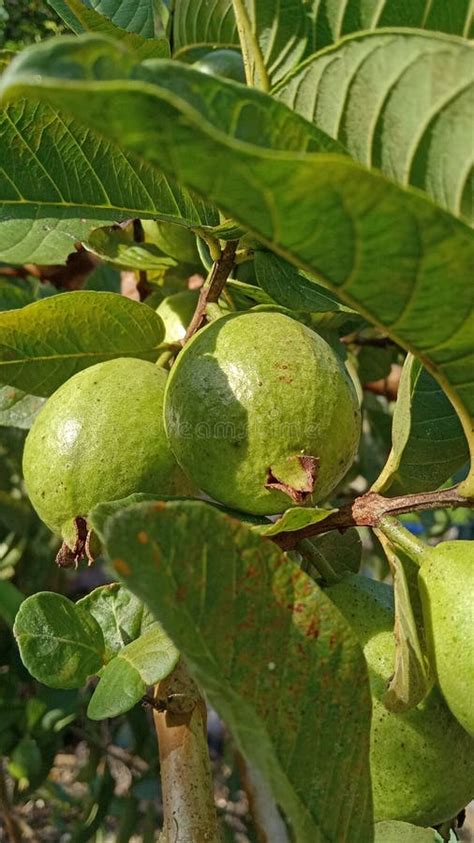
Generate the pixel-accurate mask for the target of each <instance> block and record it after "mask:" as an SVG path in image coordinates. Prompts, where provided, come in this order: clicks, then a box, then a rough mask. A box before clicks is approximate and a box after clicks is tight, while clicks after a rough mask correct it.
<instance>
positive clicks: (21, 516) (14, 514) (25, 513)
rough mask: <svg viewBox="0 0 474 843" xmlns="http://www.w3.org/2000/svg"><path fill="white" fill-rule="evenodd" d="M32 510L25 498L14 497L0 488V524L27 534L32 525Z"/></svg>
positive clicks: (21, 534) (22, 534) (20, 533)
mask: <svg viewBox="0 0 474 843" xmlns="http://www.w3.org/2000/svg"><path fill="white" fill-rule="evenodd" d="M31 520H32V511H31V507H30V506H28V504H27V503H26V501H25V500H21V499H18V498H14V497H13V495H11V494H9V493H8V492H4V491H3V490H1V489H0V524H2V525H3V526H4V527H6V529H7V530H13V532H15V533H18V534H19V535H20V536H24V535H27V534H28V533H29V530H30V527H31Z"/></svg>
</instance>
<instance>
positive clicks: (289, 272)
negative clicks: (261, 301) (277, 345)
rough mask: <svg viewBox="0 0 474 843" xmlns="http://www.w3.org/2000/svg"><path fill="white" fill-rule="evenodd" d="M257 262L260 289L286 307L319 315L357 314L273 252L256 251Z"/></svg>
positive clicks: (256, 272)
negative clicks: (326, 313) (335, 313)
mask: <svg viewBox="0 0 474 843" xmlns="http://www.w3.org/2000/svg"><path fill="white" fill-rule="evenodd" d="M254 263H255V274H256V278H257V281H258V283H259V285H260V287H261V288H262V289H263V290H264V291H265V292H266V293H268V295H269V296H271V298H272V299H273V300H274V301H276V302H278V304H281V305H282V306H283V307H288V308H290V310H303V311H309V312H318V313H325V312H337V311H343V312H346V313H353V312H354V311H352V310H351V308H349V307H346V306H345V305H343V304H341V302H340V301H338V299H337V297H336V296H335V295H334V294H333V293H331V291H330V290H326V289H325V287H323V286H322V285H321V284H317V283H316V282H315V281H312V280H310V279H308V278H306V277H305V276H304V275H302V274H301V272H298V270H297V269H296V267H295V266H293V264H291V263H288V262H287V261H285V260H283V258H280V257H279V256H278V255H275V254H273V252H263V251H257V252H256V253H255V258H254Z"/></svg>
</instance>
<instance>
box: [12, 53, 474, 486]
mask: <svg viewBox="0 0 474 843" xmlns="http://www.w3.org/2000/svg"><path fill="white" fill-rule="evenodd" d="M77 41H80V45H79V49H78V48H77V47H72V45H71V44H70V43H69V42H67V43H66V42H64V41H60V40H58V41H57V42H55V43H54V44H50V43H49V44H46V45H44V44H43V45H38V46H36V47H34V48H31V49H30V50H27V51H25V53H24V54H23V55H22V56H20V57H19V58H18V59H16V60H15V61H14V62H13V63H12V65H11V66H10V67H9V68H8V70H7V71H6V73H5V74H4V75H3V77H2V86H3V94H4V96H8V97H10V98H11V97H20V96H25V94H26V93H28V96H30V97H33V98H36V99H38V98H39V99H41V98H45V99H49V100H50V101H54V103H55V104H56V105H57V106H59V107H62V108H64V109H65V110H66V111H69V112H71V111H72V112H74V113H75V115H76V118H77V119H80V120H81V121H82V122H83V123H84V124H86V125H89V126H94V127H96V129H99V130H100V131H101V132H102V133H103V134H104V135H106V136H107V137H108V138H109V139H111V140H113V142H114V143H120V144H121V145H122V146H123V147H124V148H125V149H126V150H127V151H131V150H133V153H134V155H136V156H139V157H140V158H141V160H142V161H144V162H146V163H147V164H148V163H152V164H154V165H155V167H157V168H158V169H160V170H163V171H164V172H166V173H169V174H170V175H172V176H173V177H174V178H176V180H177V181H178V182H179V183H181V184H184V185H186V186H187V187H188V188H190V189H192V190H193V191H195V192H196V193H198V194H199V195H201V196H203V197H206V199H207V200H208V201H211V202H213V203H214V204H215V205H217V206H218V207H219V208H221V209H222V210H223V211H224V213H226V214H227V216H228V217H233V218H235V219H236V220H237V221H238V222H240V223H242V225H245V226H246V227H247V228H248V229H249V230H250V231H251V232H252V233H253V234H254V235H255V236H256V237H257V238H258V239H259V240H260V241H262V242H263V243H265V244H266V245H267V246H268V247H269V248H271V249H272V250H274V251H276V252H278V253H279V254H281V255H282V256H283V257H285V258H286V259H287V260H289V261H290V262H291V263H294V264H295V265H297V266H299V267H300V268H302V269H304V270H306V271H307V272H308V273H309V274H311V275H313V276H316V277H319V278H321V279H322V281H323V282H324V285H325V286H328V287H329V288H330V289H331V290H332V291H333V292H334V293H336V295H338V296H339V298H340V299H341V300H342V301H343V302H344V304H347V305H348V306H350V307H353V308H354V309H356V310H357V311H358V312H359V313H360V314H362V315H363V316H364V317H365V318H366V319H367V320H368V321H370V322H372V323H373V324H375V325H376V326H377V327H379V328H382V329H383V330H384V331H385V332H386V333H387V334H388V335H389V336H390V337H391V338H392V339H394V340H395V342H396V343H397V344H399V345H401V346H402V347H403V348H405V349H407V350H411V351H413V352H414V353H416V354H417V355H418V356H420V357H422V358H423V361H424V363H425V365H426V367H427V368H428V369H429V370H430V371H431V372H432V374H434V376H435V377H436V378H437V380H438V382H439V383H440V384H441V385H442V387H443V388H444V390H445V391H446V392H447V394H448V395H449V397H450V399H451V400H452V402H453V404H454V405H455V407H456V409H457V411H458V414H459V416H460V418H461V421H462V424H463V428H464V430H465V432H466V436H470V437H471V439H470V446H471V451H472V453H473V454H474V440H473V437H472V432H471V417H472V416H473V415H474V378H473V368H474V367H473V365H472V361H473V357H472V330H473V327H472V326H473V323H474V308H473V298H474V289H473V287H472V284H470V279H471V277H472V274H473V272H474V236H473V234H472V232H471V231H470V229H469V228H468V227H467V226H465V225H464V224H463V223H462V222H460V221H458V220H456V219H454V218H453V217H452V216H450V215H449V214H447V213H446V212H444V211H442V210H441V209H439V208H436V207H435V206H433V204H432V202H431V201H428V200H427V199H425V198H424V197H423V196H422V195H420V194H418V193H417V192H415V191H411V190H402V189H401V188H400V187H398V186H397V185H395V184H393V183H391V182H390V181H388V180H387V179H386V178H385V177H384V176H383V175H380V174H378V173H376V172H368V171H367V170H366V169H365V168H363V167H361V166H360V165H358V164H356V163H355V162H352V161H350V160H348V159H346V158H343V157H339V156H336V155H328V154H317V155H313V154H302V147H301V139H302V131H298V138H299V141H298V142H299V144H300V146H299V151H298V152H296V151H294V152H292V151H290V150H288V151H286V152H285V154H283V153H282V152H281V151H278V152H276V151H275V150H271V149H268V148H261V147H258V146H257V145H256V144H258V143H259V142H260V140H259V137H257V136H256V135H255V133H253V132H251V140H252V143H250V142H249V137H248V135H249V129H248V127H249V126H251V125H252V123H251V121H249V120H248V119H247V120H246V121H243V120H242V121H239V120H237V121H236V120H234V119H233V116H232V115H233V111H230V112H229V111H227V108H226V105H225V104H224V105H223V106H222V109H219V114H218V115H217V114H216V109H215V106H214V109H213V110H212V114H213V115H214V121H215V123H216V125H213V124H212V122H210V117H209V115H210V113H211V109H210V108H208V109H207V110H206V109H204V104H203V99H204V103H205V102H206V100H205V98H204V97H202V96H201V97H199V98H197V97H196V96H195V93H196V92H195V89H194V88H193V87H192V86H190V89H189V90H188V91H186V88H185V86H184V85H183V78H184V77H183V75H182V74H183V71H186V72H187V73H188V74H193V71H192V70H189V69H186V68H184V67H181V66H180V65H179V64H178V63H177V62H176V63H174V65H176V66H174V65H173V63H168V62H153V63H151V64H152V67H151V66H150V63H148V65H147V67H146V69H145V68H143V66H140V67H136V68H135V70H133V69H128V70H127V68H126V67H125V63H124V61H123V56H122V54H121V53H120V52H119V51H118V48H117V47H114V45H112V44H109V43H107V44H106V43H105V42H102V43H101V45H100V46H99V42H98V40H97V39H86V40H81V39H77ZM76 43H77V42H76ZM88 50H90V53H88ZM99 54H103V55H104V63H103V64H101V65H100V67H101V69H102V70H103V68H104V67H105V66H106V62H105V56H106V55H109V54H111V59H110V61H109V62H108V68H109V70H108V72H109V76H110V77H112V78H110V79H109V80H108V81H106V80H105V79H104V78H103V75H104V74H103V72H102V78H101V79H100V80H96V81H94V80H93V73H94V68H96V66H97V58H98V55H99ZM66 59H67V61H66ZM92 59H94V62H93V63H91V62H92ZM112 59H113V60H112ZM120 59H122V64H121V67H120V68H119V67H118V65H119V62H120ZM56 62H58V64H59V67H58V68H57V71H55V67H56ZM65 66H67V74H68V78H67V79H66V74H65V70H64V68H65ZM59 71H60V73H59ZM55 72H57V73H58V76H57V78H55V76H54V74H55ZM127 73H129V74H131V76H134V77H135V78H133V79H132V78H129V79H128V80H127V79H125V78H123V77H124V76H126V75H127ZM140 74H143V75H146V83H145V82H144V81H140V80H138V79H137V75H140ZM85 75H89V78H87V79H85V78H84V76H85ZM114 76H115V79H114V78H113V77H114ZM91 77H92V78H91ZM193 78H195V77H193V76H189V77H188V79H189V82H190V83H191V81H192V79H193ZM204 79H207V80H209V77H204V76H203V80H204ZM211 84H216V85H217V86H218V88H219V86H223V88H224V89H225V90H226V92H229V91H230V90H231V89H232V91H233V92H235V94H236V96H240V91H241V90H242V91H244V92H245V96H247V89H245V88H240V87H239V86H238V85H232V84H231V83H227V85H226V83H224V82H222V81H218V80H211ZM206 85H207V82H205V83H204V86H202V87H201V83H199V89H200V91H201V92H205V91H206V90H207V88H206ZM210 90H211V89H209V91H210ZM178 91H179V93H178ZM212 91H213V92H214V93H215V89H214V88H212ZM112 92H113V96H112ZM253 96H257V92H253ZM260 97H263V95H260ZM231 99H232V98H231ZM111 100H113V108H111ZM260 101H261V103H262V110H263V99H261V100H260ZM272 108H273V107H272ZM272 108H270V109H269V112H268V114H270V115H273V114H274V112H273V110H272ZM241 111H242V109H240V112H241ZM240 112H239V113H240ZM158 113H159V117H160V119H157V114H158ZM217 116H218V117H219V119H217ZM272 119H274V118H273V117H272ZM288 121H289V118H288ZM244 122H245V124H246V126H247V131H244ZM284 123H285V125H286V126H287V127H288V126H289V125H290V124H289V122H287V118H286V117H285V121H284ZM137 125H140V132H136V131H135V126H137ZM276 125H279V126H280V127H281V125H282V124H281V123H278V122H277V123H276ZM306 125H307V124H305V126H306ZM236 127H237V129H238V128H239V127H240V132H239V131H236ZM305 131H306V130H305ZM226 132H231V134H226ZM274 136H275V133H274V132H272V131H269V130H268V129H267V132H266V136H265V137H264V139H263V141H262V142H264V143H268V138H271V137H274ZM306 138H308V136H307V135H306ZM286 143H287V147H288V141H287V142H286ZM281 144H282V141H280V147H279V148H280V149H281ZM307 148H308V147H307V140H306V141H305V145H304V147H303V149H307ZM292 149H293V150H295V145H293V146H292ZM313 149H314V147H313ZM295 209H297V211H296V212H295ZM387 290H390V295H387ZM440 312H442V313H443V318H442V319H440V318H439V313H440ZM463 490H464V493H465V494H466V495H467V494H469V492H470V491H472V492H473V493H474V475H473V476H471V477H470V478H469V479H468V480H467V481H465V483H464V485H463Z"/></svg>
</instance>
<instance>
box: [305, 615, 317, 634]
mask: <svg viewBox="0 0 474 843" xmlns="http://www.w3.org/2000/svg"><path fill="white" fill-rule="evenodd" d="M306 637H307V638H318V637H319V626H318V623H317V621H316V620H315V618H313V619H312V620H311V621H310V622H309V624H308V627H307V629H306Z"/></svg>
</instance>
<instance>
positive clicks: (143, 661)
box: [87, 622, 179, 720]
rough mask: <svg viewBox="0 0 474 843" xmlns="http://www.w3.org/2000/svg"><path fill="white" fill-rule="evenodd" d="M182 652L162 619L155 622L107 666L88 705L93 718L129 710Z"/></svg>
mask: <svg viewBox="0 0 474 843" xmlns="http://www.w3.org/2000/svg"><path fill="white" fill-rule="evenodd" d="M178 659H179V653H178V651H177V649H176V647H175V646H174V645H173V644H172V642H171V641H170V639H169V638H168V636H167V635H166V634H165V633H164V632H163V629H162V628H161V626H160V624H159V623H156V622H155V623H152V624H151V625H150V626H149V627H148V629H147V630H146V631H145V632H144V633H143V634H142V635H140V637H139V638H137V639H136V641H132V642H131V643H130V644H128V645H127V646H126V647H124V648H123V649H121V650H120V651H119V652H118V653H117V655H116V656H115V657H114V658H113V659H112V660H111V661H110V662H109V663H108V664H107V665H106V666H105V667H104V669H103V671H102V672H101V675H100V681H99V684H98V686H97V688H96V689H95V691H94V693H93V695H92V697H91V701H90V703H89V705H88V708H87V715H88V717H90V718H91V719H92V720H103V719H104V718H105V717H117V716H118V715H119V714H124V713H125V712H126V711H129V709H130V708H132V707H133V706H134V705H135V703H137V702H139V700H140V699H141V698H142V697H143V695H144V694H145V692H146V690H147V688H148V687H149V686H150V685H154V684H155V683H156V682H160V681H161V680H162V679H164V678H165V677H166V676H168V674H170V673H171V671H172V670H173V669H174V668H175V667H176V664H177V662H178Z"/></svg>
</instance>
